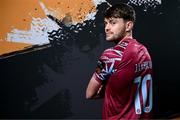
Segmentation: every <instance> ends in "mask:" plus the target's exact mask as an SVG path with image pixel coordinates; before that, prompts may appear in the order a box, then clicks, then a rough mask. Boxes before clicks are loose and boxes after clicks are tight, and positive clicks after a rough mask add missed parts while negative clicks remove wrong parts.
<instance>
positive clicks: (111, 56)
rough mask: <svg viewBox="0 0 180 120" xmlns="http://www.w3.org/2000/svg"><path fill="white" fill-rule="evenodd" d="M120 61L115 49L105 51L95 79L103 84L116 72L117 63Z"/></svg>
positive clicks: (99, 61)
mask: <svg viewBox="0 0 180 120" xmlns="http://www.w3.org/2000/svg"><path fill="white" fill-rule="evenodd" d="M120 60H121V59H120V58H119V57H117V54H115V53H114V50H113V49H107V50H105V51H104V52H103V53H102V55H101V57H100V58H99V60H98V62H97V67H96V70H95V72H94V74H93V77H94V78H95V79H96V80H97V81H98V82H100V83H101V84H102V83H103V82H105V81H106V80H107V79H108V78H109V77H110V76H111V75H112V74H113V73H114V72H115V71H116V69H115V65H116V64H115V63H116V61H120Z"/></svg>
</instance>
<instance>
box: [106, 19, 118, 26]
mask: <svg viewBox="0 0 180 120" xmlns="http://www.w3.org/2000/svg"><path fill="white" fill-rule="evenodd" d="M108 23H109V24H111V25H114V24H116V21H111V20H110V21H109V22H104V25H107V24H108Z"/></svg>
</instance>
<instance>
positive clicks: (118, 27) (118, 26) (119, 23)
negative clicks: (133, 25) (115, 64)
mask: <svg viewBox="0 0 180 120" xmlns="http://www.w3.org/2000/svg"><path fill="white" fill-rule="evenodd" d="M104 23H105V33H106V40H107V41H119V40H121V39H123V38H124V37H125V35H126V22H125V21H124V20H123V18H105V19H104Z"/></svg>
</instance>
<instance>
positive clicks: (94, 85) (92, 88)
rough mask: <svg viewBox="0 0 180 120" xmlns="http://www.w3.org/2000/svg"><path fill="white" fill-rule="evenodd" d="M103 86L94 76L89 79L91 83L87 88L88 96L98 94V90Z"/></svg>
mask: <svg viewBox="0 0 180 120" xmlns="http://www.w3.org/2000/svg"><path fill="white" fill-rule="evenodd" d="M100 88H101V83H99V82H98V81H97V80H96V79H95V78H94V77H93V76H92V78H91V80H90V81H89V84H88V86H87V89H86V98H87V99H91V98H94V97H95V96H96V95H98V92H99V90H100Z"/></svg>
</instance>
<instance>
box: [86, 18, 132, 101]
mask: <svg viewBox="0 0 180 120" xmlns="http://www.w3.org/2000/svg"><path fill="white" fill-rule="evenodd" d="M104 23H105V33H106V40H107V41H108V42H115V43H116V44H117V43H119V42H120V41H121V40H122V39H124V38H132V28H133V25H134V23H133V22H132V21H125V20H124V19H123V18H105V19H104ZM103 87H104V86H103V85H102V84H100V83H99V82H98V81H96V80H95V78H94V77H93V76H92V78H91V79H90V81H89V84H88V86H87V89H86V98H87V99H96V98H102V97H103V96H101V93H102V92H103V91H102V90H103V89H102V88H103Z"/></svg>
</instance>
